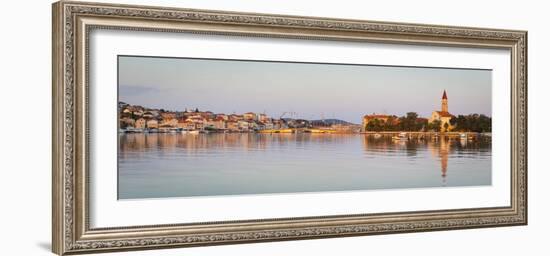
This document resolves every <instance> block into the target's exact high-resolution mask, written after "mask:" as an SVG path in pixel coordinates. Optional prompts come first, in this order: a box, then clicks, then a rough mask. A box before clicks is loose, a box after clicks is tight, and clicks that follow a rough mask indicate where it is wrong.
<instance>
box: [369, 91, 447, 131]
mask: <svg viewBox="0 0 550 256" xmlns="http://www.w3.org/2000/svg"><path fill="white" fill-rule="evenodd" d="M453 117H455V116H454V115H453V114H451V113H449V102H448V98H447V91H445V90H444V91H443V96H442V97H441V110H436V111H433V112H432V115H431V116H430V118H428V119H426V118H421V117H419V118H417V120H416V121H417V122H426V121H427V123H429V124H433V123H436V122H438V123H439V126H440V127H439V129H440V131H450V130H452V129H453V125H452V124H451V119H452V118H453ZM375 120H378V121H380V122H381V123H387V122H391V125H397V124H398V123H399V119H398V118H397V117H396V116H393V115H385V114H371V115H365V116H364V117H363V123H362V127H363V129H366V127H367V125H368V124H369V122H372V121H375Z"/></svg>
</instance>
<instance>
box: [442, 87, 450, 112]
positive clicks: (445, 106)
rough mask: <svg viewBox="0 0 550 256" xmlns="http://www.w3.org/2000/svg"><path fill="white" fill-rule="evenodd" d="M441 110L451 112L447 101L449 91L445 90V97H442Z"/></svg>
mask: <svg viewBox="0 0 550 256" xmlns="http://www.w3.org/2000/svg"><path fill="white" fill-rule="evenodd" d="M441 112H449V105H448V103H447V91H446V90H443V97H441Z"/></svg>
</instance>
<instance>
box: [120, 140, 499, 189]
mask: <svg viewBox="0 0 550 256" xmlns="http://www.w3.org/2000/svg"><path fill="white" fill-rule="evenodd" d="M490 180H491V141H490V139H488V138H479V139H476V140H460V139H453V138H446V137H441V138H437V139H409V140H405V141H395V140H392V139H391V138H386V137H382V138H374V137H372V136H365V135H359V134H332V135H327V134H252V133H244V134H239V133H228V134H199V135H184V134H121V135H119V186H120V187H119V193H120V194H119V197H120V198H149V197H169V196H200V195H234V194H258V193H292V192H316V191H341V190H363V189H388V188H416V187H434V186H470V185H490V182H491V181H490ZM229 181H231V182H229Z"/></svg>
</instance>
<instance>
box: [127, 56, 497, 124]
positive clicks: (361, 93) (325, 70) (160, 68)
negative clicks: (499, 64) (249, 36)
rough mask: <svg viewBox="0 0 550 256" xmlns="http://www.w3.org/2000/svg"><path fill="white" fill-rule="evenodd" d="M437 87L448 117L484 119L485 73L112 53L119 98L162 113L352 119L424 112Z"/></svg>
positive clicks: (432, 104) (432, 106)
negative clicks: (116, 66) (193, 111)
mask: <svg viewBox="0 0 550 256" xmlns="http://www.w3.org/2000/svg"><path fill="white" fill-rule="evenodd" d="M444 89H446V90H447V95H448V98H449V112H451V113H452V114H455V115H458V114H470V113H480V114H485V115H488V116H491V71H490V70H469V69H441V68H419V67H388V66H367V65H334V64H315V63H287V62H262V61H235V60H209V59H185V58H157V57H133V56H132V57H129V56H120V57H119V100H120V101H124V102H126V103H129V104H134V105H142V106H145V107H152V108H164V109H167V110H184V109H185V108H193V109H194V108H199V109H200V110H204V111H206V110H210V111H213V112H214V113H227V114H231V113H244V112H250V111H251V112H257V113H264V112H265V113H266V114H268V115H270V116H272V117H279V116H280V115H281V114H282V113H283V112H296V113H297V115H296V116H294V117H296V118H305V119H320V118H321V117H322V116H324V118H339V119H343V120H346V121H349V122H354V123H360V122H361V118H362V116H363V115H365V114H371V113H381V114H394V115H398V116H402V115H404V114H405V113H406V112H411V111H412V112H417V113H418V114H419V115H420V116H423V117H429V115H430V114H431V112H432V111H433V110H436V109H437V110H439V108H440V106H441V103H440V100H441V95H442V93H443V90H444ZM286 117H290V116H288V115H287V116H286Z"/></svg>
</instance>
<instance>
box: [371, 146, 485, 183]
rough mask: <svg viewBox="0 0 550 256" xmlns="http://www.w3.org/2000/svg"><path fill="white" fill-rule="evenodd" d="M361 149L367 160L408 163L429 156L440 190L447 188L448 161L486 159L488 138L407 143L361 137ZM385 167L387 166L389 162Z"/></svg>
mask: <svg viewBox="0 0 550 256" xmlns="http://www.w3.org/2000/svg"><path fill="white" fill-rule="evenodd" d="M363 147H364V150H365V155H366V156H368V157H371V158H374V157H376V156H385V157H392V156H395V157H399V156H406V157H409V158H411V159H412V160H414V159H419V160H421V159H422V160H425V159H426V158H425V157H423V156H419V154H422V155H425V154H424V152H429V155H431V158H432V159H434V160H435V161H437V162H438V165H439V169H438V170H439V173H438V175H440V176H441V186H447V180H448V175H449V174H448V169H449V158H451V157H452V158H457V159H460V158H476V157H480V156H481V155H479V154H483V155H487V154H488V155H490V151H491V141H490V138H481V139H478V140H475V141H469V140H464V139H459V138H451V137H445V136H441V137H432V138H422V139H418V138H414V139H408V140H393V139H391V138H390V137H382V138H375V137H373V136H364V138H363ZM389 161H391V160H389ZM457 162H460V161H457ZM389 163H390V164H391V162H389Z"/></svg>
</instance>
